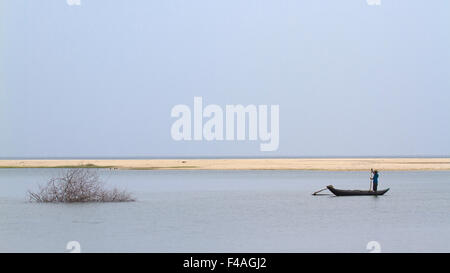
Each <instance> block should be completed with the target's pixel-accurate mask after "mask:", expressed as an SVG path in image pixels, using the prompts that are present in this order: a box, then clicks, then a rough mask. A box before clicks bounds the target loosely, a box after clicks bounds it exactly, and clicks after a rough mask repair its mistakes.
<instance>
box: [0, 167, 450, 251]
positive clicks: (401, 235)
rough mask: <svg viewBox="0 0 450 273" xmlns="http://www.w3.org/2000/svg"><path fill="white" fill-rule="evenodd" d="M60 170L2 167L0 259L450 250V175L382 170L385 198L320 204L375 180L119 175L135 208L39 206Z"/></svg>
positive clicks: (274, 174) (273, 174)
mask: <svg viewBox="0 0 450 273" xmlns="http://www.w3.org/2000/svg"><path fill="white" fill-rule="evenodd" d="M58 171H59V170H54V169H0V252H67V250H66V244H67V242H69V241H78V242H79V243H80V244H81V251H82V252H368V250H367V249H366V246H367V243H368V242H369V241H377V242H378V243H379V244H380V246H381V251H382V252H449V251H450V232H449V231H450V217H449V216H450V214H449V212H450V172H446V171H445V172H444V171H442V172H382V173H381V176H380V185H379V188H386V187H390V188H391V190H390V191H389V192H388V193H387V194H386V195H385V196H382V197H372V196H361V197H333V196H332V195H323V196H312V195H311V193H312V192H314V191H316V190H318V189H320V188H323V187H324V186H326V185H329V184H333V185H335V187H337V188H344V189H366V188H367V189H368V188H369V174H368V172H319V171H181V170H172V171H111V170H101V175H102V177H103V178H104V180H105V181H106V182H107V184H108V185H111V186H118V187H121V188H125V189H127V190H129V191H131V192H133V193H134V195H135V197H136V198H137V202H132V203H104V204H100V203H90V204H36V203H29V202H27V198H26V191H27V190H28V189H35V188H36V186H37V184H38V183H44V182H45V181H46V180H47V179H48V178H49V177H51V176H52V175H54V174H55V173H57V172H58Z"/></svg>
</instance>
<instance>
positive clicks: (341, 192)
mask: <svg viewBox="0 0 450 273" xmlns="http://www.w3.org/2000/svg"><path fill="white" fill-rule="evenodd" d="M327 188H328V190H330V191H331V192H332V193H334V195H336V196H361V195H374V196H378V195H383V194H385V193H386V192H387V191H388V190H389V188H387V189H384V190H379V191H362V190H340V189H335V188H334V187H333V185H329V186H327Z"/></svg>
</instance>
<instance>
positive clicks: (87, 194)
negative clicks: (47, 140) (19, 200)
mask: <svg viewBox="0 0 450 273" xmlns="http://www.w3.org/2000/svg"><path fill="white" fill-rule="evenodd" d="M28 198H29V200H30V201H31V202H46V203H47V202H52V203H74V202H130V201H135V200H134V198H133V197H132V195H131V194H130V193H128V192H127V191H125V190H118V189H116V188H114V189H107V188H105V187H104V183H103V182H102V181H101V180H100V177H99V175H98V171H97V170H96V169H86V168H71V169H67V170H65V171H64V172H63V173H62V174H61V175H60V177H55V178H52V179H50V180H49V181H48V182H47V184H46V185H44V186H39V189H38V191H36V192H32V191H28Z"/></svg>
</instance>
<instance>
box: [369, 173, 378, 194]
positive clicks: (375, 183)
mask: <svg viewBox="0 0 450 273" xmlns="http://www.w3.org/2000/svg"><path fill="white" fill-rule="evenodd" d="M372 173H373V177H371V178H370V179H371V180H372V181H373V186H372V190H373V191H377V189H378V171H377V170H375V171H372Z"/></svg>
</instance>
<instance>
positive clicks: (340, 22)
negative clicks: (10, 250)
mask: <svg viewBox="0 0 450 273" xmlns="http://www.w3.org/2000/svg"><path fill="white" fill-rule="evenodd" d="M0 3H1V4H0V158H41V157H42V158H48V157H55V158H59V157H65V158H80V157H89V158H95V157H98V158H105V157H117V158H121V157H203V156H207V157H227V156H255V157H266V156H268V157H269V156H270V157H272V156H276V157H278V156H280V157H282V156H299V157H309V156H314V157H316V156H318V157H321V156H449V155H450V126H449V120H450V107H449V105H450V31H449V29H450V17H449V16H448V15H449V13H450V1H447V0H435V1H424V0H421V1H419V0H395V1H394V0H390V1H387V0H381V5H377V6H372V5H368V4H367V2H366V1H365V0H352V1H336V0H323V1H317V0H310V1H300V0H280V1H275V0H272V1H269V0H226V1H225V0H216V1H210V0H189V1H187V0H164V1H163V0H152V1H144V0H142V1H139V0H131V1H125V0H108V1H99V0H80V5H68V3H67V1H66V0H0ZM194 97H202V99H203V104H204V105H208V104H216V105H219V106H221V107H223V109H225V105H228V104H230V105H236V104H242V105H244V106H245V105H252V104H253V105H269V106H270V105H279V136H280V139H279V146H278V149H277V150H275V151H268V152H267V151H260V149H259V147H260V141H251V140H248V139H247V140H243V141H205V140H203V141H175V140H174V139H172V137H171V126H172V124H173V123H174V122H175V120H176V119H175V118H173V117H172V116H171V109H172V108H173V107H174V106H175V105H178V104H185V105H188V106H189V107H191V108H192V107H193V103H194Z"/></svg>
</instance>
